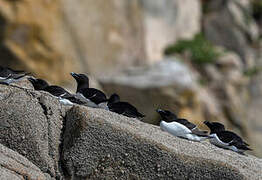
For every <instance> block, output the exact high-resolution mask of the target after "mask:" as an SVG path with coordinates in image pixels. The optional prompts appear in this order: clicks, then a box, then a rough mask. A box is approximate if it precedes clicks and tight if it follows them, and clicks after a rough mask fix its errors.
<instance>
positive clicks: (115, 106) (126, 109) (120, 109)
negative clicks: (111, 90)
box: [108, 102, 145, 118]
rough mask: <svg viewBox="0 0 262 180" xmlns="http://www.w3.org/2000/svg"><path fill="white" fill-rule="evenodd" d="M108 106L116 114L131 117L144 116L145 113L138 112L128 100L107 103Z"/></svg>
mask: <svg viewBox="0 0 262 180" xmlns="http://www.w3.org/2000/svg"><path fill="white" fill-rule="evenodd" d="M108 108H109V110H110V111H113V112H115V113H118V114H122V115H124V116H127V117H132V118H142V117H145V115H143V114H141V113H139V112H138V111H137V109H136V108H135V107H134V106H132V105H131V104H129V103H128V102H117V103H112V104H108Z"/></svg>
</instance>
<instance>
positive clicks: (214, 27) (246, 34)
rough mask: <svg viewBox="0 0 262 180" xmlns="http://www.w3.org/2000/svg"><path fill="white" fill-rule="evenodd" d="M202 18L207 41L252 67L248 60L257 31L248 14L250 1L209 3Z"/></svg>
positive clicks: (232, 0) (252, 61)
mask: <svg viewBox="0 0 262 180" xmlns="http://www.w3.org/2000/svg"><path fill="white" fill-rule="evenodd" d="M209 2H210V3H209V4H208V5H206V6H207V7H208V12H207V14H206V15H205V18H204V32H205V36H206V37H207V39H209V40H210V41H212V42H213V43H214V44H217V45H220V46H223V47H225V48H227V49H229V50H231V51H234V52H236V53H238V54H239V55H240V57H241V58H242V59H243V60H244V61H245V64H246V65H248V66H253V65H254V59H253V58H250V55H251V54H250V52H251V47H250V45H251V44H252V42H253V41H255V40H257V39H258V36H259V33H258V32H259V30H258V26H257V24H256V23H255V21H254V20H253V19H252V17H251V13H250V9H251V8H250V1H248V0H242V1H234V0H228V1H223V0H218V1H209Z"/></svg>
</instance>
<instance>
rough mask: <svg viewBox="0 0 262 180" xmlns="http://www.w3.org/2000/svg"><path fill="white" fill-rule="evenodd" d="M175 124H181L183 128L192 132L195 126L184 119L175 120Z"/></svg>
mask: <svg viewBox="0 0 262 180" xmlns="http://www.w3.org/2000/svg"><path fill="white" fill-rule="evenodd" d="M175 121H176V122H178V123H180V124H183V125H184V126H186V127H187V128H188V129H190V130H192V129H194V128H195V127H196V125H195V124H193V123H191V122H189V121H188V120H186V119H176V120H175Z"/></svg>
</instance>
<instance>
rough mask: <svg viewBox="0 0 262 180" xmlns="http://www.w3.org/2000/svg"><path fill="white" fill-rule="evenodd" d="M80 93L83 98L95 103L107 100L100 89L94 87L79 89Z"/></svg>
mask: <svg viewBox="0 0 262 180" xmlns="http://www.w3.org/2000/svg"><path fill="white" fill-rule="evenodd" d="M80 93H82V94H83V96H84V97H85V98H87V99H89V100H90V101H92V102H94V103H96V104H99V103H102V102H106V101H107V98H106V95H105V94H104V93H103V92H102V91H100V90H98V89H95V88H86V89H83V90H81V91H80Z"/></svg>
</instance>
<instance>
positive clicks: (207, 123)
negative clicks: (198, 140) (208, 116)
mask: <svg viewBox="0 0 262 180" xmlns="http://www.w3.org/2000/svg"><path fill="white" fill-rule="evenodd" d="M204 124H205V125H206V126H207V127H209V128H210V127H212V123H210V122H209V121H204Z"/></svg>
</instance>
